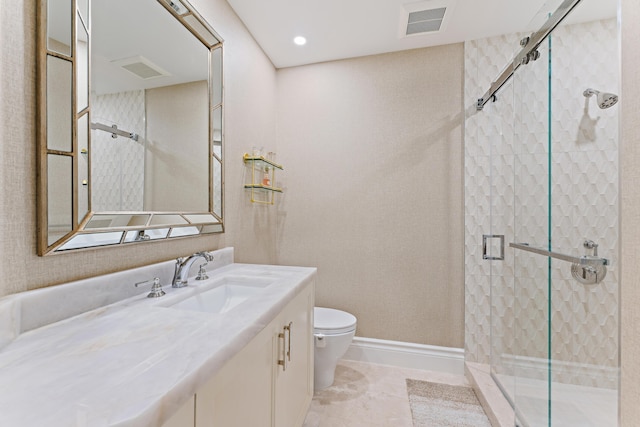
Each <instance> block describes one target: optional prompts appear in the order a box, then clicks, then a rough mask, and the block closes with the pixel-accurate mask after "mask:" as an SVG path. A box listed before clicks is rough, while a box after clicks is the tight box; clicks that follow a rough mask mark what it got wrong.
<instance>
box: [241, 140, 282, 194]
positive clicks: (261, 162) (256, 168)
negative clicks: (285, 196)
mask: <svg viewBox="0 0 640 427" xmlns="http://www.w3.org/2000/svg"><path fill="white" fill-rule="evenodd" d="M243 160H244V164H245V165H247V166H249V167H251V181H250V182H249V183H246V184H245V185H244V188H245V189H247V190H250V193H251V203H261V204H265V205H273V204H274V203H275V194H276V193H282V188H278V187H275V186H274V185H273V184H274V183H275V178H276V169H279V170H283V169H284V168H283V167H282V165H279V164H277V163H275V162H273V161H271V160H269V159H265V158H264V157H262V156H250V155H249V154H246V153H245V155H244V156H243Z"/></svg>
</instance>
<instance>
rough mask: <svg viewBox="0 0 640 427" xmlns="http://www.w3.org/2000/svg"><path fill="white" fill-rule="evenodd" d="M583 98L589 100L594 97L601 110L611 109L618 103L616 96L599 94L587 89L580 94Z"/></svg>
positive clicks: (604, 93)
mask: <svg viewBox="0 0 640 427" xmlns="http://www.w3.org/2000/svg"><path fill="white" fill-rule="evenodd" d="M582 94H583V95H584V96H585V97H587V98H589V97H591V96H592V95H596V99H597V100H598V107H600V108H601V109H603V110H604V109H605V108H609V107H613V106H614V105H615V104H616V103H617V102H618V95H615V94H613V93H607V92H600V91H597V90H595V89H591V88H589V89H587V90H585V91H584V92H583V93H582Z"/></svg>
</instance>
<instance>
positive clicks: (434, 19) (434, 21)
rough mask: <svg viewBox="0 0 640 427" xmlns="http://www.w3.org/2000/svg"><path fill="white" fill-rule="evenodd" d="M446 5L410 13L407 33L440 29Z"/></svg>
mask: <svg viewBox="0 0 640 427" xmlns="http://www.w3.org/2000/svg"><path fill="white" fill-rule="evenodd" d="M446 10H447V8H446V7H440V8H438V9H429V10H418V11H415V12H411V13H409V19H408V22H407V32H406V34H407V35H411V34H419V33H428V32H434V31H440V26H441V25H442V20H443V19H444V14H445V12H446Z"/></svg>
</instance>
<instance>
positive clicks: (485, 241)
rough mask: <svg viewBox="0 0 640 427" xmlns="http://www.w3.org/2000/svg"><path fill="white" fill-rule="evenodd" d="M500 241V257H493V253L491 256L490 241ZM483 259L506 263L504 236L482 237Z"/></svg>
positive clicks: (484, 235) (486, 235) (491, 235)
mask: <svg viewBox="0 0 640 427" xmlns="http://www.w3.org/2000/svg"><path fill="white" fill-rule="evenodd" d="M490 239H491V240H493V239H498V242H499V244H500V255H499V256H493V251H492V252H491V255H489V254H488V251H489V240H490ZM482 259H488V260H491V261H504V234H483V235H482Z"/></svg>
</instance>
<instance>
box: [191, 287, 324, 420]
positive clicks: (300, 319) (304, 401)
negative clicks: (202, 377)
mask: <svg viewBox="0 0 640 427" xmlns="http://www.w3.org/2000/svg"><path fill="white" fill-rule="evenodd" d="M313 305H314V285H313V282H312V283H310V284H309V285H307V286H305V287H304V288H303V289H302V290H301V291H300V292H299V293H298V295H296V296H295V297H294V298H293V299H292V300H291V301H290V302H289V303H288V304H287V305H286V307H285V308H284V309H283V310H282V312H281V313H280V314H279V315H278V316H277V317H276V318H275V319H274V320H273V321H272V322H270V323H269V325H267V327H266V328H264V329H263V330H262V331H261V332H260V333H259V334H258V335H257V336H256V337H254V338H253V340H252V341H251V342H249V344H247V345H246V346H245V347H244V348H243V349H242V350H240V352H238V353H237V354H236V355H235V356H234V357H233V358H232V359H231V360H229V362H227V364H225V366H224V367H223V368H222V369H221V370H220V371H219V372H218V373H217V374H216V375H215V376H214V377H213V378H212V379H211V380H209V381H208V382H207V383H206V384H205V385H204V386H203V387H202V388H201V389H200V390H198V392H197V393H196V402H195V426H196V427H247V426H251V427H300V426H301V425H302V424H303V422H304V418H305V416H306V413H307V409H308V407H309V404H310V403H311V399H312V397H313V339H312V338H313Z"/></svg>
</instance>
